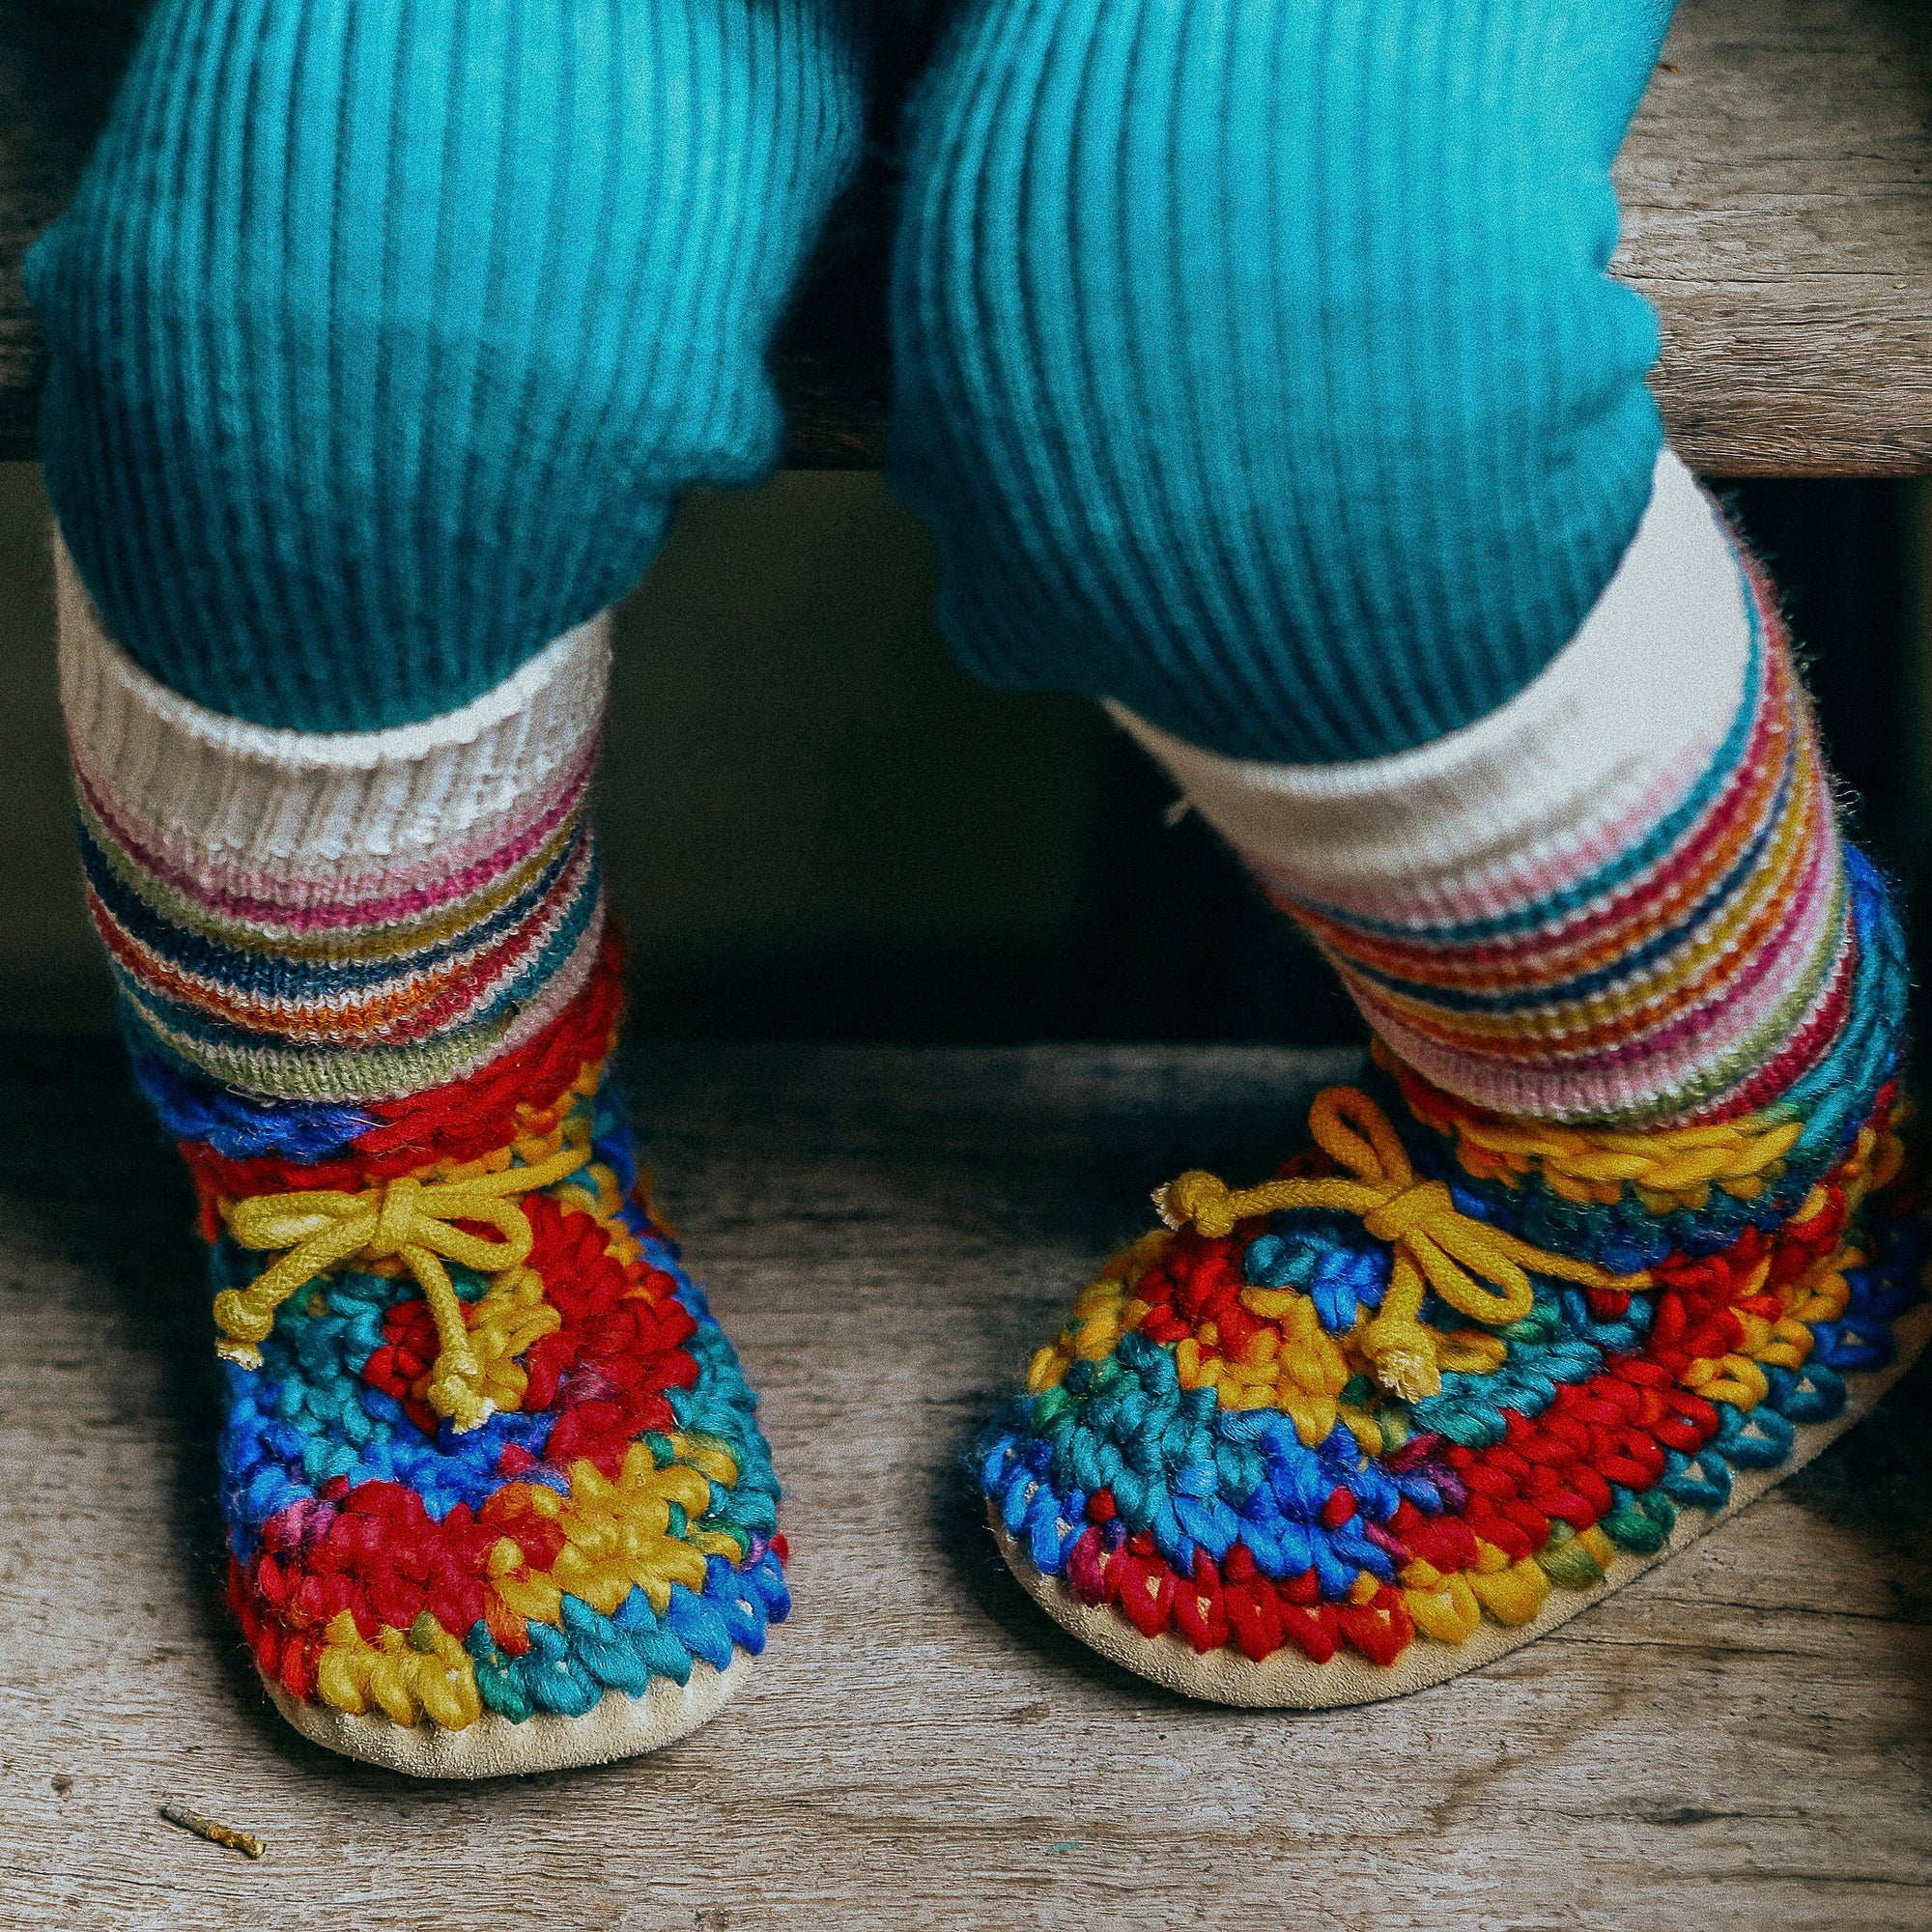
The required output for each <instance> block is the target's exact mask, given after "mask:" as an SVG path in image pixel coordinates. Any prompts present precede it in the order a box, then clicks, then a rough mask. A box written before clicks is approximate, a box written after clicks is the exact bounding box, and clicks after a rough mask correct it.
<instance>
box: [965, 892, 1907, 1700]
mask: <svg viewBox="0 0 1932 1932" xmlns="http://www.w3.org/2000/svg"><path fill="white" fill-rule="evenodd" d="M1852 878H1853V884H1854V888H1855V893H1856V896H1857V898H1858V902H1859V915H1860V925H1861V933H1860V937H1861V943H1862V947H1863V963H1862V964H1861V978H1864V979H1868V980H1873V981H1874V982H1876V980H1878V979H1879V978H1881V977H1883V978H1886V979H1888V980H1889V981H1890V982H1891V983H1892V984H1893V985H1895V984H1896V983H1898V982H1899V980H1900V979H1901V977H1902V976H1901V975H1900V974H1899V971H1898V962H1897V959H1896V957H1895V947H1896V935H1895V932H1894V931H1893V930H1892V929H1891V928H1890V926H1889V920H1888V919H1887V918H1886V916H1885V913H1884V908H1883V904H1882V899H1881V895H1880V893H1879V889H1878V887H1877V884H1876V881H1875V880H1874V879H1873V877H1872V875H1871V874H1870V872H1869V869H1868V868H1867V867H1864V866H1863V863H1862V862H1861V861H1859V860H1857V858H1856V855H1854V860H1853V867H1852ZM1863 991H1864V993H1865V996H1866V997H1865V998H1863V999H1862V1000H1860V999H1856V998H1855V1001H1854V1018H1853V1020H1852V1021H1851V1022H1850V1023H1849V1025H1848V1028H1847V1032H1846V1036H1845V1038H1844V1040H1843V1042H1841V1045H1840V1048H1839V1049H1838V1050H1837V1051H1834V1052H1833V1055H1832V1056H1831V1057H1830V1058H1829V1060H1828V1061H1827V1062H1826V1063H1825V1064H1824V1065H1821V1066H1820V1067H1819V1068H1817V1069H1816V1070H1815V1071H1814V1073H1812V1074H1811V1075H1808V1076H1807V1077H1806V1078H1805V1079H1804V1081H1801V1082H1800V1083H1799V1084H1798V1085H1797V1086H1795V1087H1794V1088H1793V1089H1792V1090H1791V1091H1790V1092H1789V1093H1788V1094H1786V1095H1785V1096H1784V1098H1783V1100H1782V1101H1780V1102H1779V1103H1778V1104H1777V1105H1776V1106H1774V1107H1771V1108H1768V1109H1765V1110H1763V1111H1760V1112H1758V1113H1756V1114H1751V1115H1747V1116H1746V1117H1744V1118H1742V1119H1739V1120H1735V1121H1731V1122H1720V1123H1716V1124H1709V1125H1702V1126H1696V1127H1691V1128H1687V1129H1680V1130H1665V1129H1658V1130H1649V1131H1641V1132H1630V1131H1622V1132H1610V1131H1598V1130H1594V1129H1588V1128H1576V1127H1551V1126H1546V1125H1541V1124H1538V1123H1535V1122H1521V1121H1511V1120H1507V1119H1504V1118H1502V1117H1499V1116H1497V1115H1494V1114H1490V1113H1485V1112H1483V1111H1481V1110H1478V1109H1474V1108H1471V1107H1468V1106H1466V1105H1464V1104H1463V1102H1461V1101H1458V1100H1455V1099H1452V1098H1451V1097H1450V1096H1449V1095H1447V1094H1443V1093H1441V1092H1439V1091H1437V1090H1436V1089H1435V1088H1434V1087H1432V1086H1430V1085H1429V1084H1428V1083H1427V1082H1426V1081H1424V1080H1423V1079H1422V1078H1421V1077H1420V1076H1419V1075H1417V1074H1416V1073H1414V1072H1413V1071H1412V1070H1411V1069H1409V1068H1407V1067H1405V1066H1403V1065H1401V1064H1400V1063H1399V1062H1397V1061H1396V1060H1395V1058H1394V1057H1393V1055H1391V1054H1390V1053H1389V1052H1388V1051H1387V1049H1386V1048H1384V1047H1382V1046H1380V1045H1379V1043H1378V1049H1377V1055H1376V1059H1377V1063H1378V1068H1379V1071H1378V1074H1377V1075H1376V1076H1375V1077H1374V1079H1373V1081H1372V1082H1371V1083H1370V1084H1371V1085H1372V1087H1373V1090H1374V1091H1373V1092H1372V1093H1371V1092H1363V1091H1361V1090H1358V1089H1354V1088H1346V1087H1345V1088H1331V1089H1329V1090H1327V1091H1325V1092H1324V1093H1322V1094H1321V1095H1320V1096H1319V1097H1318V1098H1317V1100H1316V1102H1315V1104H1314V1107H1313V1109H1312V1110H1311V1114H1310V1126H1311V1129H1312V1133H1313V1139H1314V1143H1315V1145H1314V1147H1313V1148H1312V1149H1310V1150H1308V1151H1306V1152H1304V1153H1303V1154H1301V1155H1299V1156H1297V1157H1296V1158H1295V1159H1294V1160H1293V1161H1291V1162H1290V1163H1289V1165H1288V1166H1287V1167H1286V1168H1284V1169H1283V1170H1282V1178H1281V1179H1277V1180H1275V1181H1273V1182H1270V1183H1268V1184H1266V1185H1264V1186H1261V1187H1256V1188H1252V1189H1248V1190H1244V1191H1233V1190H1230V1189H1228V1188H1227V1187H1225V1186H1223V1185H1222V1183H1221V1182H1220V1181H1218V1180H1216V1179H1213V1178H1212V1177H1211V1176H1208V1175H1204V1174H1188V1175H1183V1176H1181V1177H1180V1179H1178V1180H1176V1181H1174V1182H1173V1183H1172V1184H1170V1185H1169V1186H1167V1187H1165V1188H1163V1189H1161V1190H1160V1191H1159V1193H1158V1194H1157V1195H1156V1196H1155V1200H1156V1202H1157V1204H1158V1206H1159V1208H1160V1210H1161V1215H1162V1218H1163V1220H1164V1221H1165V1223H1166V1226H1165V1227H1164V1228H1162V1229H1159V1230H1157V1231H1155V1232H1153V1233H1151V1234H1149V1235H1148V1236H1144V1237H1143V1238H1142V1239H1141V1240H1140V1241H1138V1242H1136V1243H1135V1244H1134V1246H1133V1247H1131V1248H1130V1249H1128V1250H1127V1251H1126V1252H1125V1253H1124V1254H1122V1255H1121V1256H1119V1257H1117V1258H1116V1259H1115V1260H1114V1261H1113V1262H1112V1263H1110V1264H1108V1265H1107V1267H1106V1268H1105V1269H1103V1270H1102V1272H1101V1276H1100V1279H1099V1280H1097V1281H1096V1282H1095V1283H1094V1285H1093V1286H1092V1287H1091V1288H1089V1289H1088V1290H1087V1291H1086V1293H1084V1294H1082V1295H1081V1296H1080V1298H1079V1300H1078V1301H1077V1302H1076V1303H1075V1304H1074V1308H1073V1313H1072V1316H1071V1318H1070V1320H1069V1321H1067V1323H1066V1325H1065V1328H1063V1330H1062V1331H1061V1334H1060V1336H1059V1337H1058V1339H1057V1340H1056V1341H1054V1342H1053V1343H1051V1344H1050V1345H1049V1346H1048V1347H1046V1348H1044V1349H1042V1350H1040V1351H1039V1353H1038V1354H1037V1356H1036V1357H1035V1359H1034V1362H1033V1365H1032V1370H1031V1373H1030V1376H1029V1378H1028V1392H1027V1394H1025V1395H1024V1396H1023V1397H1021V1398H1020V1399H1019V1400H1017V1401H1016V1402H1014V1403H1013V1404H1011V1405H1010V1406H1009V1407H1008V1408H1007V1409H1006V1410H1005V1411H1004V1412H1003V1413H1002V1414H1000V1415H999V1416H998V1417H997V1418H996V1419H995V1420H994V1422H993V1423H992V1425H991V1426H990V1428H989V1429H988V1431H987V1433H986V1435H985V1436H984V1437H983V1439H982V1441H981V1445H980V1457H979V1474H980V1484H981V1487H982V1489H983V1492H984V1494H985V1497H986V1506H987V1512H988V1516H989V1518H990V1520H991V1522H992V1525H993V1531H994V1535H995V1537H996V1539H997V1541H998V1543H999V1547H1000V1549H1001V1551H1002V1553H1003V1554H1004V1556H1005V1557H1006V1559H1007V1562H1008V1563H1009V1566H1010V1567H1011V1569H1012V1571H1013V1573H1014V1575H1015V1576H1016V1577H1018V1578H1019V1579H1020V1581H1021V1583H1022V1584H1023V1585H1024V1586H1025V1588H1026V1589H1027V1591H1028V1592H1029V1594H1031V1595H1032V1596H1033V1598H1034V1599H1035V1601H1036V1602H1037V1603H1038V1604H1039V1605H1041V1606H1042V1607H1043V1608H1044V1609H1045V1610H1046V1611H1047V1612H1048V1614H1049V1615H1051V1616H1052V1617H1053V1618H1054V1619H1055V1620H1056V1621H1057V1622H1059V1623H1061V1624H1062V1625H1064V1626H1065V1628H1066V1629H1068V1630H1069V1631H1071V1632H1072V1633H1073V1634H1075V1635H1076V1636H1078V1637H1079V1638H1080V1639H1081V1640H1082V1641H1083V1642H1085V1643H1087V1644H1090V1645H1091V1646H1092V1647H1093V1648H1094V1649H1095V1650H1098V1651H1100V1652H1102V1653H1103V1654H1104V1655H1106V1656H1108V1657H1110V1658H1112V1659H1114V1660H1115V1661H1116V1662H1120V1663H1122V1664H1124V1665H1126V1667H1127V1668H1128V1669H1130V1670H1134V1671H1137V1672H1139V1673H1140V1674H1141V1675H1142V1676H1145V1677H1150V1678H1152V1679H1153V1680H1155V1681H1156V1682H1158V1683H1161V1684H1165V1685H1167V1686H1169V1687H1170V1688H1172V1689H1174V1690H1181V1691H1184V1692H1186V1693H1188V1694H1190V1695H1193V1696H1197V1697H1203V1698H1208V1699H1210V1700H1213V1701H1215V1702H1220V1703H1226V1704H1243V1705H1259V1706H1295V1707H1300V1708H1321V1707H1328V1706H1334V1705H1344V1704H1356V1703H1367V1702H1371V1701H1373V1700H1375V1699H1377V1698H1381V1697H1388V1696H1394V1695H1397V1694H1399V1693H1401V1692H1403V1691H1406V1690H1417V1689H1419V1688H1421V1687H1422V1686H1424V1685H1428V1684H1434V1683H1436V1682H1439V1681H1440V1680H1442V1679H1444V1678H1447V1677H1453V1676H1456V1675H1458V1674H1460V1673H1461V1672H1463V1671H1464V1670H1468V1669H1471V1668H1473V1667H1475V1666H1476V1665H1478V1664H1481V1663H1484V1662H1489V1661H1490V1660H1491V1659H1492V1658H1495V1657H1497V1656H1500V1655H1501V1654H1502V1653H1503V1652H1505V1651H1508V1650H1512V1649H1515V1648H1516V1647H1517V1646H1518V1645H1520V1644H1522V1643H1526V1642H1528V1641H1530V1640H1531V1639H1532V1638H1534V1637H1537V1636H1540V1635H1542V1634H1545V1633H1546V1632H1548V1631H1549V1630H1551V1629H1553V1628H1554V1627H1555V1626H1556V1625H1558V1624H1560V1623H1562V1622H1564V1621H1566V1620H1567V1619H1568V1618H1570V1617H1572V1616H1574V1615H1576V1614H1577V1611H1578V1610H1580V1609H1582V1608H1583V1607H1584V1606H1585V1605H1588V1604H1591V1603H1593V1602H1595V1601H1597V1600H1598V1599H1599V1598H1601V1597H1604V1596H1606V1595H1608V1594H1609V1593H1610V1592H1611V1591H1613V1590H1617V1589H1620V1588H1622V1587H1623V1585H1624V1584H1626V1583H1628V1582H1630V1581H1631V1580H1632V1579H1633V1578H1634V1577H1638V1576H1640V1575H1641V1574H1642V1573H1643V1572H1644V1571H1645V1570H1647V1569H1649V1568H1650V1567H1651V1566H1652V1565H1654V1564H1656V1563H1659V1562H1662V1560H1663V1558H1664V1557H1666V1556H1667V1555H1669V1554H1670V1553H1671V1552H1672V1551H1673V1550H1676V1549H1679V1548H1683V1547H1684V1546H1685V1545H1686V1544H1688V1543H1690V1542H1691V1541H1692V1540H1694V1539H1695V1538H1696V1537H1698V1536H1700V1535H1702V1534H1703V1533H1704V1531H1705V1530H1707V1529H1709V1528H1710V1527H1711V1526H1712V1524H1713V1523H1715V1522H1717V1521H1719V1520H1720V1519H1721V1518H1723V1517H1724V1516H1726V1515H1729V1514H1730V1513H1731V1512H1733V1511H1735V1510H1737V1509H1740V1508H1742V1507H1743V1506H1744V1505H1745V1504H1746V1503H1747V1502H1748V1501H1750V1500H1751V1499H1752V1498H1753V1497H1754V1496H1756V1495H1758V1494H1761V1493H1762V1492H1764V1491H1765V1490H1766V1489H1768V1488H1770V1487H1771V1486H1772V1485H1774V1484H1776V1483H1777V1482H1780V1481H1782V1480H1783V1478H1784V1477H1786V1476H1787V1475H1789V1474H1790V1473H1791V1472H1792V1471H1793V1470H1794V1469H1797V1468H1799V1467H1800V1466H1802V1465H1803V1464H1804V1463H1805V1462H1807V1461H1808V1460H1809V1459H1810V1458H1811V1457H1812V1456H1814V1455H1816V1454H1817V1453H1818V1451H1819V1450H1820V1449H1822V1448H1823V1447H1824V1446H1825V1445H1826V1444H1827V1443H1829V1442H1830V1441H1831V1440H1832V1439H1833V1437H1834V1436H1836V1435H1839V1434H1841V1433H1842V1432H1843V1431H1844V1430H1846V1429H1848V1428H1849V1427H1850V1426H1851V1425H1852V1424H1853V1423H1854V1422H1855V1421H1857V1420H1858V1419H1859V1417H1860V1416H1861V1415H1862V1414H1863V1413H1864V1412H1865V1411H1866V1410H1867V1409H1869V1408H1870V1406H1871V1405H1872V1404H1873V1402H1874V1401H1876V1399H1877V1397H1878V1396H1879V1395H1880V1394H1881V1393H1882V1392H1883V1391H1884V1389H1885V1388H1886V1387H1887V1386H1889V1383H1890V1382H1891V1381H1892V1380H1893V1379H1894V1378H1896V1377H1897V1376H1899V1375H1900V1374H1902V1373H1903V1371H1904V1370H1905V1369H1906V1368H1907V1367H1908V1366H1909V1365H1910V1364H1911V1362H1912V1361H1913V1359H1914V1358H1915V1357H1916V1356H1917V1355H1918V1351H1919V1350H1920V1349H1921V1348H1922V1347H1923V1346H1924V1344H1925V1341H1926V1339H1927V1336H1928V1333H1932V1303H1928V1302H1927V1299H1926V1294H1925V1286H1924V1283H1925V1276H1926V1264H1927V1258H1928V1255H1929V1254H1932V1236H1928V1230H1927V1222H1926V1217H1925V1215H1924V1214H1923V1213H1922V1212H1921V1210H1920V1208H1919V1206H1918V1195H1917V1191H1916V1188H1915V1187H1914V1185H1913V1184H1912V1183H1911V1182H1910V1181H1909V1180H1908V1179H1905V1178H1903V1177H1902V1175H1901V1171H1900V1168H1901V1154H1900V1147H1899V1142H1898V1140H1897V1138H1896V1135H1895V1132H1894V1128H1895V1125H1896V1122H1897V1111H1898V1109H1897V1086H1896V1060H1897V1055H1896V1049H1895V1043H1894V1044H1893V1045H1890V1046H1888V1044H1887V1041H1886V1038H1885V1035H1886V1033H1887V1032H1888V1031H1889V1032H1890V1033H1891V1035H1892V1036H1893V1039H1894V1042H1895V1035H1896V1024H1895V1019H1896V1016H1895V1012H1894V1011H1893V1010H1892V1009H1893V1008H1894V1007H1895V1001H1894V1000H1892V999H1891V998H1890V997H1889V995H1887V996H1886V997H1880V996H1879V995H1878V993H1877V992H1876V990H1875V983H1874V985H1868V986H1867V987H1865V988H1864V989H1863Z"/></svg>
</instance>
